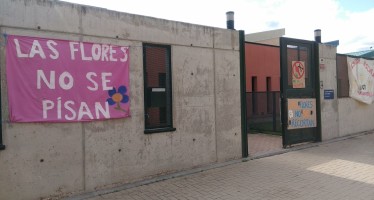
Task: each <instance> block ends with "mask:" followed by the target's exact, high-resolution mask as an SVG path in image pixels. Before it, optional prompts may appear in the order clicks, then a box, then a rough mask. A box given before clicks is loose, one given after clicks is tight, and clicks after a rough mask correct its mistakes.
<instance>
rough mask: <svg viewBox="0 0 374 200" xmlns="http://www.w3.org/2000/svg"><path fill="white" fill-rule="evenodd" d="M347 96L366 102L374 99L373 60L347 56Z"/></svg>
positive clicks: (369, 102)
mask: <svg viewBox="0 0 374 200" xmlns="http://www.w3.org/2000/svg"><path fill="white" fill-rule="evenodd" d="M347 63H348V79H349V96H350V97H352V98H353V99H356V100H358V101H361V102H363V103H366V104H372V103H373V101H374V60H367V59H363V58H351V57H347Z"/></svg>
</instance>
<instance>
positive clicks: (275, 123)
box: [271, 92, 277, 132]
mask: <svg viewBox="0 0 374 200" xmlns="http://www.w3.org/2000/svg"><path fill="white" fill-rule="evenodd" d="M271 93H272V95H273V111H272V112H273V132H275V131H276V130H277V111H276V110H277V109H276V106H277V105H276V98H275V97H276V93H275V92H271Z"/></svg>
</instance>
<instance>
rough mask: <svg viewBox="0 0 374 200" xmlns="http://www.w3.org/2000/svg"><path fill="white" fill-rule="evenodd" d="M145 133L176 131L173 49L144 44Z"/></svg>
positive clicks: (165, 46)
mask: <svg viewBox="0 0 374 200" xmlns="http://www.w3.org/2000/svg"><path fill="white" fill-rule="evenodd" d="M143 64H144V118H145V119H144V122H145V130H144V133H157V132H166V131H175V128H173V118H172V113H173V112H172V91H171V88H172V87H171V48H170V46H168V45H155V44H143Z"/></svg>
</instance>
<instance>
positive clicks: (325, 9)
mask: <svg viewBox="0 0 374 200" xmlns="http://www.w3.org/2000/svg"><path fill="white" fill-rule="evenodd" d="M65 1H68V2H73V3H79V4H85V5H91V6H96V7H102V8H107V9H110V10H116V11H120V12H127V13H132V14H138V15H145V16H151V17H156V18H162V19H168V20H174V21H182V22H187V23H192V24H200V25H206V26H213V27H219V28H226V14H225V13H226V12H227V11H234V12H235V28H236V29H237V30H244V31H245V33H246V34H248V33H255V32H261V31H268V30H272V29H278V28H285V29H286V35H285V36H286V37H292V38H298V39H305V40H314V30H315V29H321V30H322V42H328V41H332V40H339V41H340V45H339V46H338V52H339V53H348V52H355V51H361V50H369V49H370V47H373V48H374V26H373V25H372V24H373V22H372V21H373V19H374V0H313V1H311V0H219V1H217V0H189V1H176V0H157V1H153V0H105V1H104V0H65Z"/></svg>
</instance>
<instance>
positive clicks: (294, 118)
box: [280, 38, 321, 148]
mask: <svg viewBox="0 0 374 200" xmlns="http://www.w3.org/2000/svg"><path fill="white" fill-rule="evenodd" d="M317 49H318V44H317V43H316V42H314V41H306V40H297V39H291V38H281V39H280V55H281V121H282V139H283V147H284V148H285V147H287V146H290V145H292V144H297V143H303V142H315V141H320V140H321V136H320V124H321V123H320V98H319V67H318V65H317V63H318V51H317Z"/></svg>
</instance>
